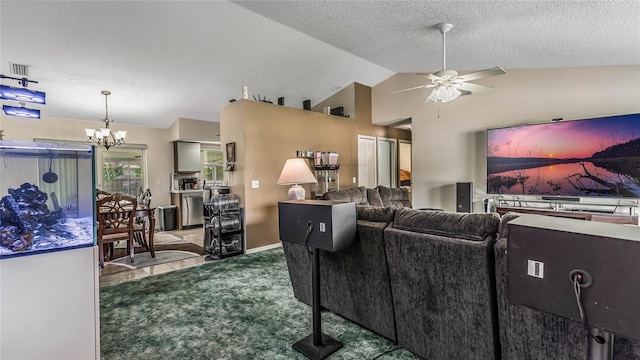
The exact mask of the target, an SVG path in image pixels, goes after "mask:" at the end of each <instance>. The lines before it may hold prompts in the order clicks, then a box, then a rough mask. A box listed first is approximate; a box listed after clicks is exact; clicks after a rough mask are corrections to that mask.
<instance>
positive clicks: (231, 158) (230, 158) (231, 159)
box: [225, 142, 236, 171]
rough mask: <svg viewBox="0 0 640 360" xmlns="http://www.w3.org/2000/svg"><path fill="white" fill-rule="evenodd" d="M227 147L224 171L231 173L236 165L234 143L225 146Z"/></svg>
mask: <svg viewBox="0 0 640 360" xmlns="http://www.w3.org/2000/svg"><path fill="white" fill-rule="evenodd" d="M226 147H227V165H226V166H225V170H226V171H233V170H234V167H235V165H236V143H235V142H231V143H227V144H226Z"/></svg>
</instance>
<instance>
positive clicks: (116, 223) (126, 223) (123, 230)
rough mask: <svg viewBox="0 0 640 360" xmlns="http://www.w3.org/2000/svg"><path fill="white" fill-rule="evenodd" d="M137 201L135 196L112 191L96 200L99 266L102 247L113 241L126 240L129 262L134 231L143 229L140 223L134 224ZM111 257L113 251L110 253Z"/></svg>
mask: <svg viewBox="0 0 640 360" xmlns="http://www.w3.org/2000/svg"><path fill="white" fill-rule="evenodd" d="M137 206H138V203H137V200H136V198H135V197H131V196H126V195H122V194H120V193H114V194H111V195H107V196H104V197H102V198H101V199H99V200H97V201H96V213H97V217H98V252H99V261H100V267H101V268H103V267H104V259H105V256H104V248H105V247H106V246H107V245H110V244H111V245H112V244H113V242H116V241H121V240H126V241H127V251H128V253H129V258H130V259H131V263H133V257H134V250H133V246H134V241H135V236H134V233H135V232H136V231H144V227H143V226H142V225H141V224H136V223H135V221H134V219H135V213H136V209H137ZM110 255H111V256H110V260H112V259H113V251H111V254H110Z"/></svg>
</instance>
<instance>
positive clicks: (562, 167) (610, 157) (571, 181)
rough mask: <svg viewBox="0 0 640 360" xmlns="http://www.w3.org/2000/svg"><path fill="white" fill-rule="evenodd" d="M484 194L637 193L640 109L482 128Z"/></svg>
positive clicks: (639, 192)
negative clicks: (571, 118) (485, 161)
mask: <svg viewBox="0 0 640 360" xmlns="http://www.w3.org/2000/svg"><path fill="white" fill-rule="evenodd" d="M487 194H506V195H543V196H544V195H547V196H558V197H559V196H570V197H592V196H595V197H620V198H640V114H628V115H619V116H608V117H599V118H592V119H584V120H572V121H559V122H551V123H544V124H535V125H524V126H515V127H507V128H499V129H489V130H487Z"/></svg>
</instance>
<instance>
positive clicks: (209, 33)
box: [0, 0, 640, 128]
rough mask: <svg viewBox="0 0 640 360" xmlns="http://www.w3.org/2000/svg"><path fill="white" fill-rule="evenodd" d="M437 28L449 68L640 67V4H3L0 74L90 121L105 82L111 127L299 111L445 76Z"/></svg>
mask: <svg viewBox="0 0 640 360" xmlns="http://www.w3.org/2000/svg"><path fill="white" fill-rule="evenodd" d="M440 22H451V23H453V24H454V28H453V30H451V32H450V33H449V34H448V35H447V68H450V69H457V70H460V71H473V70H480V69H484V68H489V67H493V66H502V67H504V68H505V69H507V71H508V70H509V69H515V68H554V67H574V66H607V65H640V2H638V1H615V2H610V1H603V2H596V1H588V2H587V1H510V2H504V1H393V2H390V1H366V2H365V1H249V2H245V1H238V2H226V1H37V2H36V1H7V0H2V1H1V2H0V71H1V73H2V74H5V75H9V74H10V73H9V62H14V63H20V64H27V65H30V66H31V76H30V78H31V79H34V80H37V81H39V82H40V83H39V84H37V85H31V86H30V88H33V89H36V90H42V91H46V92H47V105H45V106H42V107H41V109H42V113H43V116H44V117H58V118H68V119H82V120H98V119H99V118H101V117H103V116H104V97H103V96H102V95H101V94H100V91H101V90H104V89H106V90H110V91H111V92H112V95H111V97H110V98H109V115H110V116H111V117H113V118H114V119H115V121H116V123H124V124H134V125H143V126H153V127H161V128H166V127H169V126H170V125H171V124H172V123H173V122H174V121H175V120H176V119H177V118H178V117H184V118H191V119H198V120H208V121H218V120H219V111H220V109H221V108H222V107H224V106H225V105H226V104H227V103H228V101H229V99H232V98H239V97H240V96H241V88H242V86H243V85H246V86H248V87H249V94H250V98H251V95H255V96H256V97H257V96H258V95H260V96H266V97H267V98H268V99H270V100H272V101H273V102H274V103H275V102H276V99H277V98H278V97H280V96H283V97H285V105H287V106H291V107H298V108H301V107H302V101H303V100H305V99H311V102H312V104H315V103H318V102H320V101H322V100H324V99H325V98H326V97H328V96H330V95H332V94H333V93H335V92H336V91H337V90H339V89H340V88H342V87H344V86H346V85H348V84H350V83H352V82H354V81H356V82H360V83H362V84H365V85H369V86H373V85H375V84H377V83H379V82H380V81H382V80H384V79H386V78H388V77H389V76H391V75H393V74H394V73H396V72H416V71H420V72H432V71H437V70H440V69H441V67H442V37H441V35H440V34H439V33H438V31H437V30H435V25H436V24H437V23H440ZM639 81H640V80H639ZM2 83H3V84H7V85H17V84H14V83H12V82H10V81H8V80H7V79H4V80H2ZM5 103H6V102H5ZM96 126H98V123H97V122H96Z"/></svg>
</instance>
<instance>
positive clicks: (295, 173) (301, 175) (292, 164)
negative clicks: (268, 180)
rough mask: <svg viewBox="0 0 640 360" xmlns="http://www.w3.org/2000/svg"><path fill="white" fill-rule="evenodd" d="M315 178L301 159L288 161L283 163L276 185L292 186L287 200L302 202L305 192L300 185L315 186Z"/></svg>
mask: <svg viewBox="0 0 640 360" xmlns="http://www.w3.org/2000/svg"><path fill="white" fill-rule="evenodd" d="M317 183H318V181H317V180H316V178H315V176H313V173H312V172H311V169H309V165H307V162H306V160H305V159H303V158H293V159H288V160H287V162H285V163H284V167H283V168H282V172H281V173H280V178H278V182H277V184H278V185H293V186H291V188H290V189H289V200H304V199H305V196H306V194H305V191H304V188H303V187H302V186H300V184H317Z"/></svg>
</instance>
